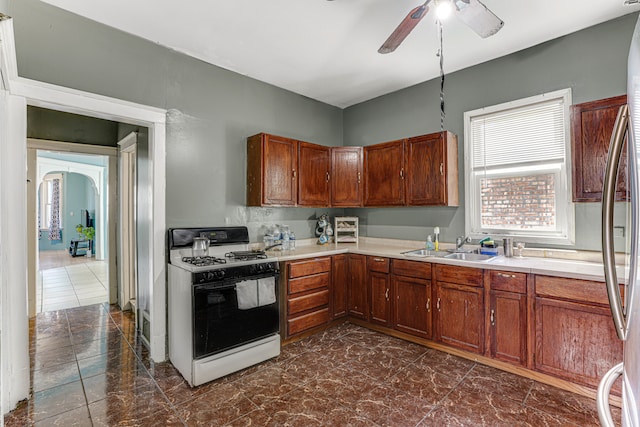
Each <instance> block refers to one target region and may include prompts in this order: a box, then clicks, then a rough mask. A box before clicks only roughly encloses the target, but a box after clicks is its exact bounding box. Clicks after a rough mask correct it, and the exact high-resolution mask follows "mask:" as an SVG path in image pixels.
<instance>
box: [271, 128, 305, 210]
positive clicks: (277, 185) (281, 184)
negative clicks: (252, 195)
mask: <svg viewBox="0 0 640 427" xmlns="http://www.w3.org/2000/svg"><path fill="white" fill-rule="evenodd" d="M264 147H265V149H264V159H263V162H264V177H263V178H262V186H263V204H265V205H277V206H293V205H295V204H296V194H297V188H296V182H297V181H296V173H297V172H296V164H297V152H298V142H297V141H294V140H292V139H287V138H282V137H279V136H274V135H266V136H265V138H264Z"/></svg>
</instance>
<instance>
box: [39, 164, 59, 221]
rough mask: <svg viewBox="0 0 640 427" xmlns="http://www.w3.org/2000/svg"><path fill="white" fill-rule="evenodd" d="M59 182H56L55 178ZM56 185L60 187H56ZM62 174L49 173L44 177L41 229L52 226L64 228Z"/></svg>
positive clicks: (41, 189) (41, 195)
mask: <svg viewBox="0 0 640 427" xmlns="http://www.w3.org/2000/svg"><path fill="white" fill-rule="evenodd" d="M56 179H57V180H58V183H57V184H56V183H55V180H56ZM56 185H57V186H58V188H57V189H56V188H55V187H56ZM61 191H62V174H59V173H56V174H52V173H50V174H47V175H45V177H44V178H43V179H42V185H41V187H40V212H39V214H40V217H39V221H40V230H49V229H50V228H54V229H61V228H62V217H61V215H60V213H61V212H62V197H60V196H61V194H60V193H61Z"/></svg>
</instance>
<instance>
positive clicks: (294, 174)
mask: <svg viewBox="0 0 640 427" xmlns="http://www.w3.org/2000/svg"><path fill="white" fill-rule="evenodd" d="M291 177H292V178H295V177H296V170H295V169H294V170H293V171H291Z"/></svg>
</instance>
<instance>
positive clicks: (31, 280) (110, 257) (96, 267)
mask: <svg viewBox="0 0 640 427" xmlns="http://www.w3.org/2000/svg"><path fill="white" fill-rule="evenodd" d="M116 162H117V149H116V148H115V147H102V146H94V145H87V144H74V143H67V142H58V141H48V140H40V139H32V138H28V139H27V174H28V179H29V181H30V182H33V183H35V185H29V186H27V204H28V210H27V224H28V225H29V226H28V247H27V250H28V255H29V256H28V292H27V294H28V301H29V315H30V316H35V315H36V314H37V313H40V312H45V311H52V310H60V309H64V308H71V307H79V306H82V305H89V304H94V303H98V302H109V303H116V302H117V295H118V289H117V286H118V282H117V276H118V274H117V265H116V259H115V258H116V251H115V246H116V243H115V242H116V240H117V239H116V227H115V223H116V221H115V218H116V214H115V212H116V207H117V190H112V191H109V190H110V189H115V188H116V187H117V173H116V170H117V167H116ZM110 171H111V173H110ZM47 177H52V178H53V179H50V180H48V179H46V178H47ZM56 178H57V181H58V182H57V186H58V190H57V196H58V200H57V203H56V205H57V206H56V209H55V212H56V214H57V215H58V223H57V224H56V225H55V228H56V229H57V233H54V235H53V236H51V233H50V231H49V230H48V224H49V223H50V221H51V216H52V215H51V212H50V211H51V207H48V208H49V211H48V210H47V206H46V204H47V203H48V202H49V199H50V197H48V196H50V195H47V192H48V189H49V187H51V186H52V184H53V183H55V182H56ZM52 201H54V200H52ZM41 205H43V206H44V209H41ZM40 212H42V215H38V213H40ZM43 234H44V235H43ZM89 251H90V252H91V256H87V255H88V254H89ZM79 255H81V256H82V258H80V257H79ZM92 258H94V259H92ZM70 259H73V261H71V260H70ZM41 260H42V261H43V262H46V264H43V265H40V261H41ZM85 260H89V261H88V262H84V261H85ZM96 260H97V261H96ZM98 261H99V262H98ZM55 262H57V265H52V263H55ZM65 264H70V265H69V266H67V265H65ZM46 267H50V268H46ZM98 300H100V301H98Z"/></svg>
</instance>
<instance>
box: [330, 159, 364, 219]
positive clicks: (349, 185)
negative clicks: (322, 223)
mask: <svg viewBox="0 0 640 427" xmlns="http://www.w3.org/2000/svg"><path fill="white" fill-rule="evenodd" d="M331 206H336V207H359V206H362V147H333V148H331Z"/></svg>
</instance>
